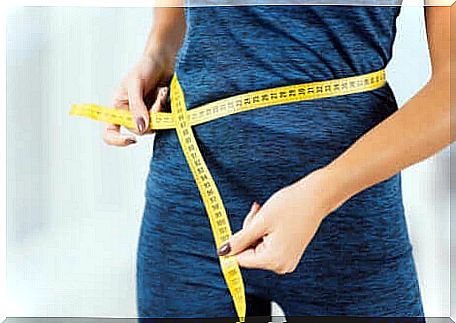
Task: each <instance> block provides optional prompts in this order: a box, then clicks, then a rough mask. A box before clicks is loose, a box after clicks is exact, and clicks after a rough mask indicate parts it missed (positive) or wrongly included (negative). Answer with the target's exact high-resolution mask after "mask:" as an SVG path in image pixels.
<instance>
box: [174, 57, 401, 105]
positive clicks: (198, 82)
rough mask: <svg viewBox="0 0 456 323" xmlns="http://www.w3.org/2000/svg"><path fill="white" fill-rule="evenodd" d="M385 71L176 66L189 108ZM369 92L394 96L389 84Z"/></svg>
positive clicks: (374, 68)
mask: <svg viewBox="0 0 456 323" xmlns="http://www.w3.org/2000/svg"><path fill="white" fill-rule="evenodd" d="M381 70H382V65H373V66H370V67H367V68H358V69H354V67H353V66H346V67H344V66H338V67H337V68H334V69H330V68H329V67H328V66H326V65H324V64H322V65H321V64H320V65H316V64H314V65H305V66H303V67H302V68H294V67H292V66H287V67H284V66H280V67H278V70H274V69H268V68H264V67H261V66H256V65H250V64H249V65H247V66H245V67H242V66H241V65H240V64H232V66H231V65H230V66H229V67H225V68H223V69H220V68H208V67H206V66H205V67H204V68H195V67H193V66H188V64H187V65H186V64H184V63H182V64H180V65H179V64H178V65H177V66H176V74H177V76H178V79H179V83H180V84H181V86H182V88H183V91H184V95H185V100H186V105H187V109H193V108H196V107H198V106H201V105H203V104H206V103H209V102H213V101H216V100H219V99H224V98H227V97H231V96H235V95H238V94H242V93H248V92H253V91H258V90H265V89H274V88H278V87H282V86H290V85H298V84H310V83H313V82H325V81H332V80H338V79H343V78H348V77H356V76H362V75H368V74H371V73H374V72H377V71H381ZM315 91H317V89H315ZM325 91H326V89H325ZM366 92H367V89H366ZM369 92H370V93H368V94H367V96H366V98H369V97H371V99H377V100H378V99H383V100H385V99H388V98H389V97H391V96H393V95H394V94H393V92H392V90H391V89H390V87H389V85H386V86H384V87H382V88H380V89H376V90H375V91H369Z"/></svg>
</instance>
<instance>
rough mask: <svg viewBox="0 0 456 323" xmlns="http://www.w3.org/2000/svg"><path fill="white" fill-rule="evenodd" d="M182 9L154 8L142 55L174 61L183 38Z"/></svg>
mask: <svg viewBox="0 0 456 323" xmlns="http://www.w3.org/2000/svg"><path fill="white" fill-rule="evenodd" d="M185 31H186V25H185V15H184V9H183V7H155V8H154V23H153V25H152V28H151V30H150V32H149V35H148V37H147V42H146V46H145V49H144V54H145V55H148V56H154V57H157V56H160V57H167V58H171V59H174V58H175V56H176V54H177V52H178V50H179V48H180V47H181V46H182V42H183V39H184V37H185Z"/></svg>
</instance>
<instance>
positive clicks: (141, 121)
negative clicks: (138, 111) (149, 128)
mask: <svg viewBox="0 0 456 323" xmlns="http://www.w3.org/2000/svg"><path fill="white" fill-rule="evenodd" d="M136 125H137V126H138V130H139V132H143V131H144V128H145V127H146V122H145V121H144V119H143V118H142V117H137V118H136Z"/></svg>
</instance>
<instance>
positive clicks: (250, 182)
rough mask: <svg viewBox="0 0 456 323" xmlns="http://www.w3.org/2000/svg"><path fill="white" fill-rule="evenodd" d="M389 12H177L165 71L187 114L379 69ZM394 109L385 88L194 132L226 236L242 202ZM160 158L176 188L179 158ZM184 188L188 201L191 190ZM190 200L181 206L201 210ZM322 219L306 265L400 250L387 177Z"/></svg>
mask: <svg viewBox="0 0 456 323" xmlns="http://www.w3.org/2000/svg"><path fill="white" fill-rule="evenodd" d="M399 12H400V7H397V6H395V7H371V6H366V7H356V6H307V5H302V6H299V5H298V6H218V7H186V8H185V13H186V20H187V35H186V38H185V40H184V44H183V46H182V48H181V50H180V52H179V54H178V60H177V63H176V73H177V75H178V78H179V81H180V83H181V85H182V88H183V90H184V93H185V99H186V104H187V108H188V109H192V108H194V107H197V106H199V105H201V104H204V103H207V102H210V101H213V100H217V99H220V98H224V97H227V96H232V95H235V94H239V93H242V92H248V91H253V90H259V89H263V88H269V87H276V86H281V85H289V84H293V83H303V82H311V81H319V80H327V79H334V78H341V77H348V76H353V75H358V74H364V73H369V72H373V71H376V70H379V69H381V68H384V67H386V65H387V63H388V62H389V60H390V59H391V56H392V46H393V41H394V39H395V35H396V21H395V20H396V18H397V16H398V15H399ZM396 109H397V104H396V100H395V98H394V95H393V92H392V90H391V88H390V87H389V85H386V86H385V87H383V88H382V89H379V90H375V91H373V92H367V93H361V94H352V95H349V96H341V97H336V98H328V99H320V100H314V101H308V102H300V103H293V104H288V105H279V106H274V107H270V108H266V109H259V110H254V111H249V112H246V113H241V114H238V115H232V116H228V117H225V118H222V119H219V120H216V121H212V122H210V123H208V124H203V125H199V126H197V127H194V131H195V134H196V137H197V139H198V141H199V143H200V147H201V149H202V150H203V155H204V156H205V157H206V161H207V164H208V167H209V169H210V170H211V172H212V174H213V176H214V177H215V180H216V183H217V185H218V186H219V189H220V191H221V195H222V198H223V200H224V201H225V203H226V207H227V210H228V212H229V214H230V221H231V223H232V226H233V227H234V231H235V230H237V229H240V225H241V220H242V218H243V217H244V216H245V214H246V212H247V211H248V209H249V206H250V204H251V203H252V201H254V200H257V201H259V202H261V203H264V202H265V201H266V199H267V198H268V197H269V196H270V195H271V194H273V193H274V192H275V191H276V190H278V189H280V188H282V187H284V186H286V185H288V184H291V183H292V182H294V181H296V180H298V179H299V178H301V177H303V176H305V175H306V174H308V173H309V172H311V171H312V170H315V169H317V168H319V167H322V166H325V165H327V164H328V163H329V162H331V161H332V160H333V159H334V158H336V157H337V156H338V155H339V154H340V153H342V152H343V151H344V150H345V149H346V148H348V147H349V146H350V145H351V144H352V143H353V142H354V141H355V140H356V139H357V138H359V137H360V136H361V135H362V134H364V133H365V132H366V131H368V130H369V129H370V128H372V127H373V126H375V125H376V124H378V123H379V122H380V121H382V120H383V119H385V118H386V117H387V116H389V115H390V114H391V113H393V112H394V111H395V110H396ZM157 141H158V142H157V143H156V146H157V147H156V153H160V151H161V150H162V151H165V150H166V147H167V146H170V145H171V142H173V145H177V138H176V137H175V135H174V134H171V133H170V134H167V135H158V138H157ZM162 155H163V158H165V157H164V155H165V152H163V154H161V153H160V156H162ZM159 158H161V157H159V156H156V159H159ZM367 158H369V156H366V159H367ZM166 159H167V163H166V165H165V164H163V167H165V168H167V169H169V168H174V167H177V165H180V167H182V168H183V169H182V168H177V169H176V171H177V172H178V173H176V177H175V178H174V179H170V178H168V179H167V180H175V183H172V185H177V186H181V185H182V183H183V182H182V181H183V180H182V173H183V172H184V171H185V172H187V168H188V167H187V165H186V164H185V159H184V158H183V155H181V152H180V151H179V153H178V154H177V155H176V156H174V155H172V154H171V155H168V156H166ZM157 164H159V162H158V161H156V162H154V165H155V167H160V165H157ZM353 167H358V166H357V165H353ZM168 171H169V170H168ZM187 176H188V178H189V179H191V175H190V173H188V174H187ZM189 185H190V186H191V188H190V187H189V188H188V190H190V191H193V192H194V194H195V198H196V196H197V191H196V186H195V185H194V184H193V182H192V181H191V182H190V183H189ZM195 192H196V193H195ZM171 198H172V197H171ZM185 200H186V201H188V200H189V199H188V198H186V199H185ZM197 200H198V201H194V199H193V200H192V199H190V201H188V203H196V205H200V207H201V204H200V202H199V197H198V198H197ZM333 215H336V216H332V215H331V216H330V217H328V218H327V219H326V220H325V223H324V224H323V225H322V227H321V230H320V231H321V232H320V233H319V234H318V235H317V236H316V237H315V239H314V241H313V243H312V245H311V246H310V247H309V248H308V250H307V252H306V256H307V257H318V258H321V257H323V258H324V257H328V254H331V252H328V251H333V252H336V254H340V256H343V257H345V256H348V257H350V259H351V258H353V257H355V258H356V257H359V258H373V259H381V258H384V257H394V256H396V255H398V254H402V253H405V252H408V251H410V248H411V246H410V244H409V240H408V235H407V229H406V223H405V218H404V214H403V205H402V196H401V186H400V176H399V175H397V176H394V177H392V178H391V179H389V180H387V181H385V182H383V183H380V184H379V185H376V186H374V187H372V188H370V189H368V190H366V191H364V192H362V193H361V194H358V195H357V196H355V197H354V198H352V199H351V200H350V201H348V202H347V203H346V204H345V205H344V206H342V207H341V208H340V209H339V210H337V212H335V213H334V214H333ZM186 220H188V219H186ZM211 242H212V240H211Z"/></svg>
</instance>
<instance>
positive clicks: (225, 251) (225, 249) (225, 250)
mask: <svg viewBox="0 0 456 323" xmlns="http://www.w3.org/2000/svg"><path fill="white" fill-rule="evenodd" d="M230 251H231V245H230V243H229V242H225V243H224V244H222V245H221V246H220V248H218V249H217V255H219V256H225V255H227V254H228V253H229V252H230Z"/></svg>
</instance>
